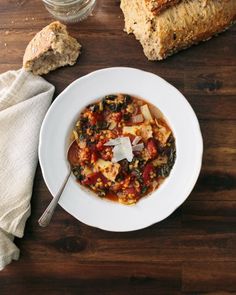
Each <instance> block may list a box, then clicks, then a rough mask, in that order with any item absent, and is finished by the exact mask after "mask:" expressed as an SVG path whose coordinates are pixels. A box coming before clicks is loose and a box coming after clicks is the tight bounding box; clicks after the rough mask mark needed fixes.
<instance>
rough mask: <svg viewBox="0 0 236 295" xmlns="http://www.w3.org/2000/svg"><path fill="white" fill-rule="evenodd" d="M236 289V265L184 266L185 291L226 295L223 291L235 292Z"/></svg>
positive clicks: (201, 264)
mask: <svg viewBox="0 0 236 295" xmlns="http://www.w3.org/2000/svg"><path fill="white" fill-rule="evenodd" d="M235 289H236V263H235V261H234V262H215V263H202V262H195V263H184V265H183V291H187V292H192V293H194V294H195V292H216V293H213V294H225V293H224V292H223V291H229V292H233V293H234V292H235ZM217 292H218V293H217Z"/></svg>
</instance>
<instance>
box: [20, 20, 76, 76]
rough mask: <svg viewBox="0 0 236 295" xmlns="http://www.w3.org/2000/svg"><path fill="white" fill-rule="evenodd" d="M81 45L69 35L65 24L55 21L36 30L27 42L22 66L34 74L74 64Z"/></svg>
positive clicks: (45, 72)
mask: <svg viewBox="0 0 236 295" xmlns="http://www.w3.org/2000/svg"><path fill="white" fill-rule="evenodd" d="M80 48H81V45H80V44H79V43H78V42H77V40H76V39H75V38H73V37H71V36H69V34H68V32H67V30H66V26H65V25H63V24H61V23H60V22H58V21H56V22H53V23H51V24H49V25H48V26H46V27H45V28H43V29H42V30H41V31H40V32H38V33H37V34H36V35H35V37H34V38H33V39H32V40H31V41H30V43H29V44H28V46H27V48H26V50H25V54H24V58H23V67H24V68H25V69H26V70H28V71H32V72H33V73H34V74H35V75H42V74H47V73H48V72H50V71H52V70H55V69H56V68H58V67H62V66H65V65H73V64H75V62H76V60H77V58H78V56H79V54H80Z"/></svg>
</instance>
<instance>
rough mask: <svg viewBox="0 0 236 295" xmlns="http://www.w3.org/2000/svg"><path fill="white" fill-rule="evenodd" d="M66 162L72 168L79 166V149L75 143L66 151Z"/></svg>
mask: <svg viewBox="0 0 236 295" xmlns="http://www.w3.org/2000/svg"><path fill="white" fill-rule="evenodd" d="M68 161H69V162H70V164H71V165H73V166H76V165H79V164H80V148H79V146H78V144H77V142H76V141H74V142H73V143H72V145H71V147H70V149H69V151H68Z"/></svg>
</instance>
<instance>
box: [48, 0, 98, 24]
mask: <svg viewBox="0 0 236 295" xmlns="http://www.w3.org/2000/svg"><path fill="white" fill-rule="evenodd" d="M43 2H44V5H45V7H46V9H47V10H48V11H49V12H50V13H51V15H52V16H53V17H55V18H56V19H58V20H60V21H62V22H65V23H74V22H78V21H81V20H83V19H85V18H86V17H88V16H89V15H90V14H91V13H92V11H93V9H94V7H95V4H96V0H43Z"/></svg>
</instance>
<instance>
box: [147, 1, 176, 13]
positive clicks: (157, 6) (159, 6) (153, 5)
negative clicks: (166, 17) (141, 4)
mask: <svg viewBox="0 0 236 295" xmlns="http://www.w3.org/2000/svg"><path fill="white" fill-rule="evenodd" d="M145 1H146V5H147V7H148V8H149V9H150V10H151V12H152V13H153V14H154V15H158V14H160V13H161V12H163V11H164V10H166V9H167V8H169V7H171V6H173V5H176V4H178V3H179V2H180V1H181V0H145Z"/></svg>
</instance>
